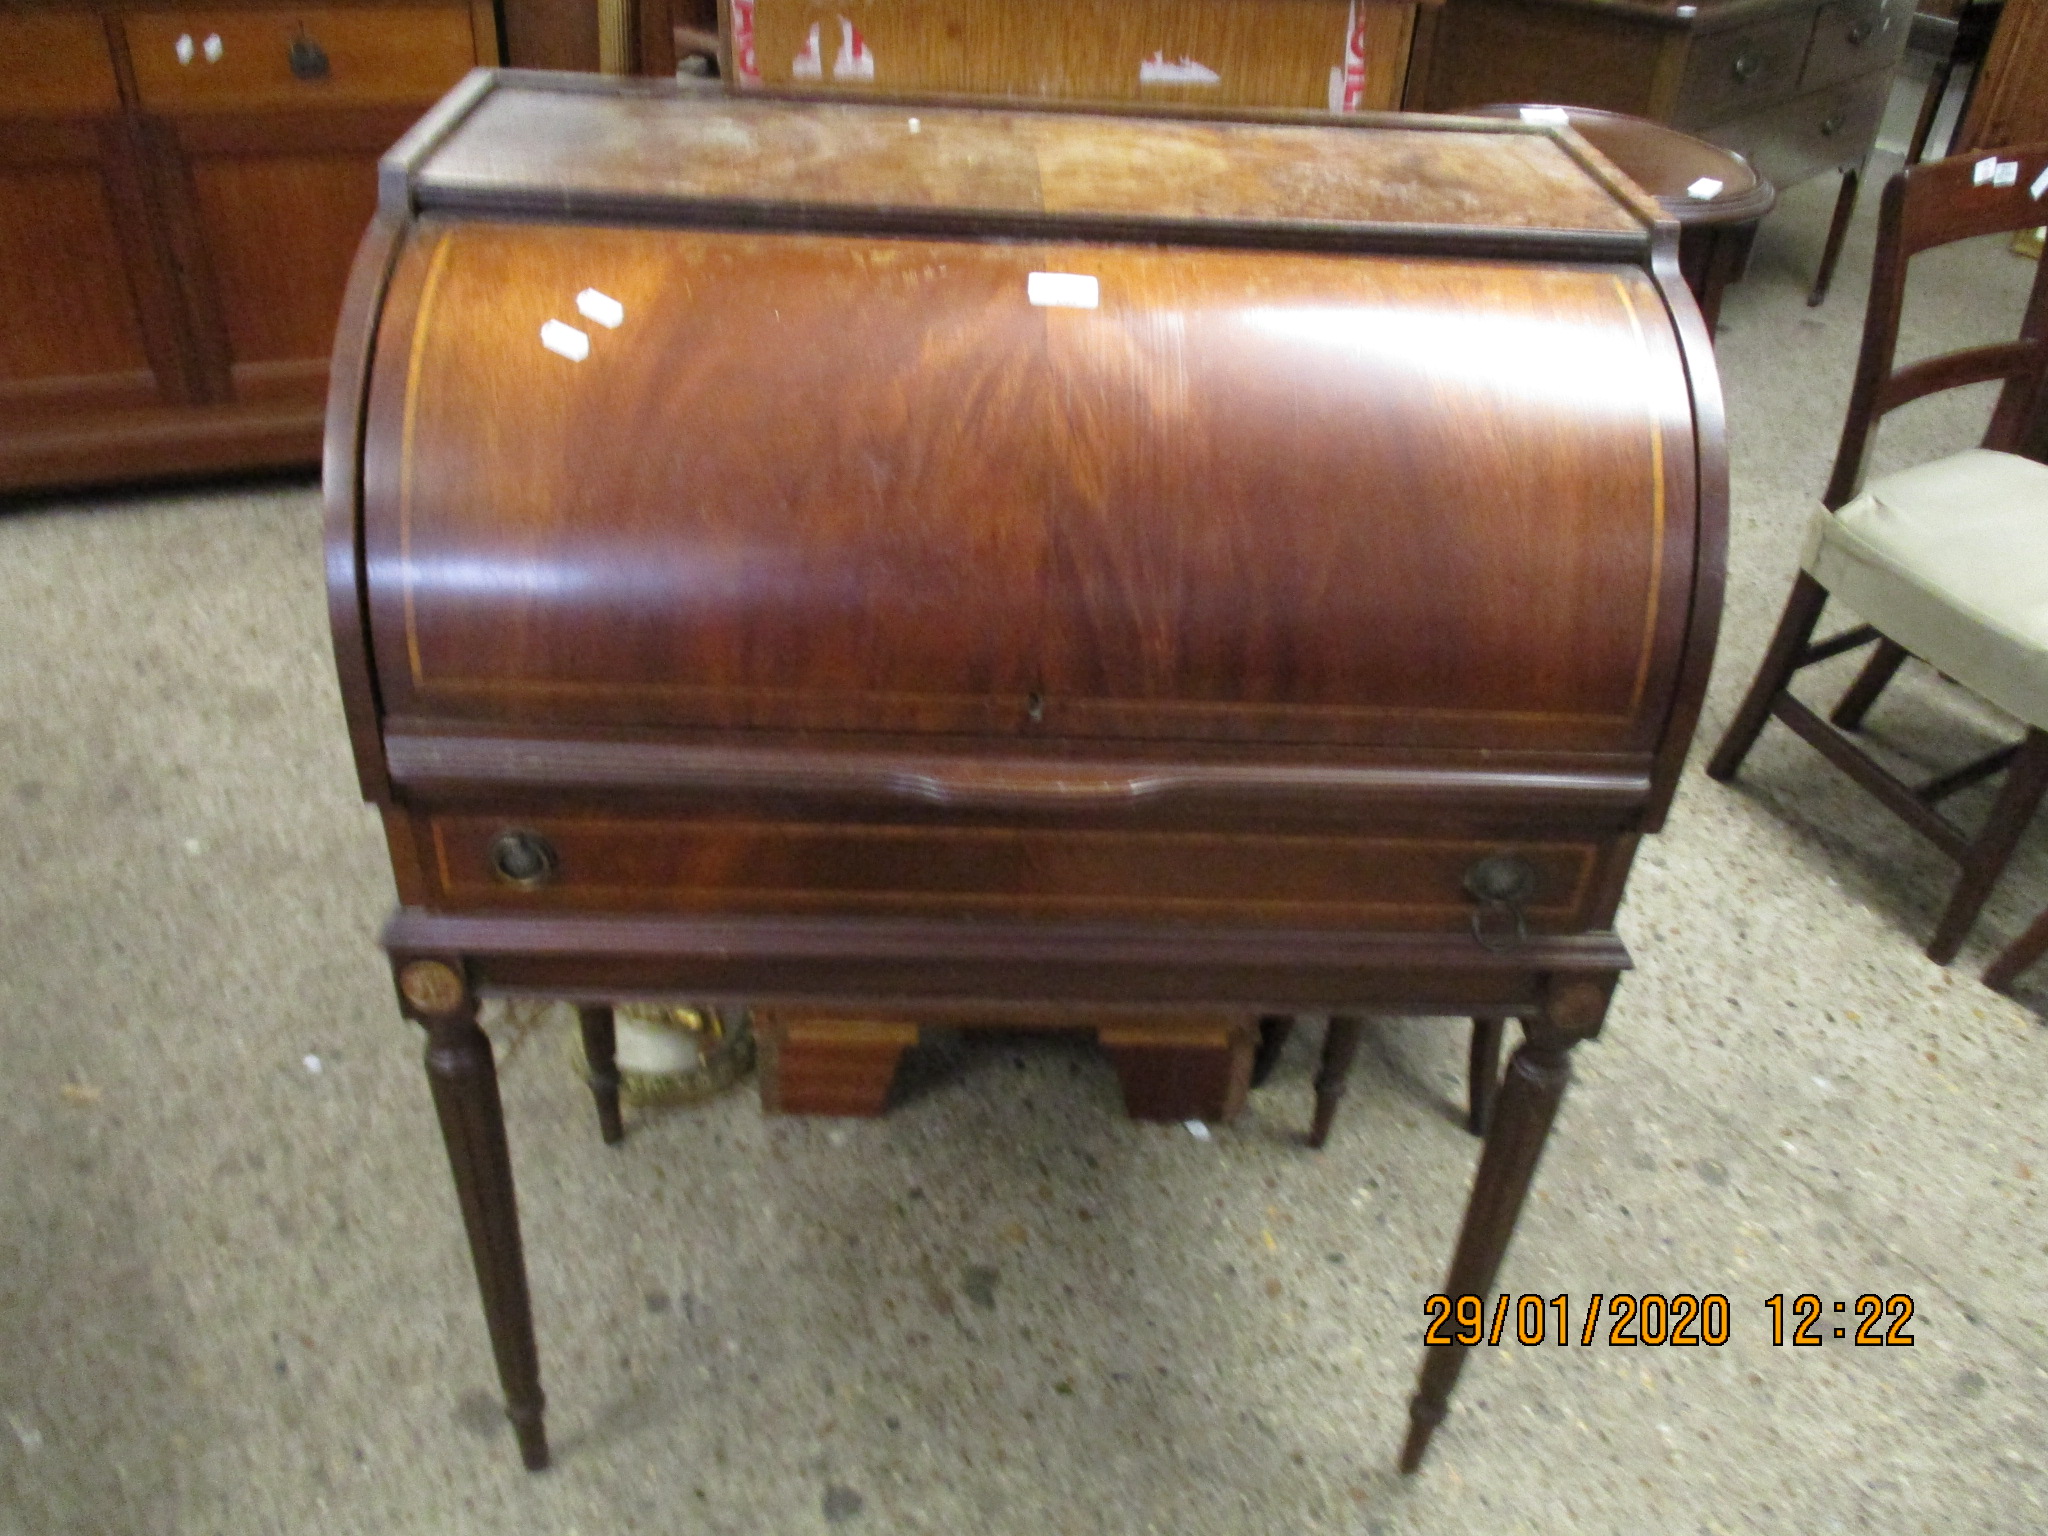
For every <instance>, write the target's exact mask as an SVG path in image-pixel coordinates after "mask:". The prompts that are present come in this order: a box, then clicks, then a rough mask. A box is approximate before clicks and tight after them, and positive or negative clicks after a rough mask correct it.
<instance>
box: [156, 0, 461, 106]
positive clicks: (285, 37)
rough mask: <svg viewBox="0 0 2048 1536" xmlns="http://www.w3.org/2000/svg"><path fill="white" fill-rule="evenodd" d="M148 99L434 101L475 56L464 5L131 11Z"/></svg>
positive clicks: (171, 102) (197, 102) (177, 102)
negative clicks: (135, 13) (137, 12)
mask: <svg viewBox="0 0 2048 1536" xmlns="http://www.w3.org/2000/svg"><path fill="white" fill-rule="evenodd" d="M123 24H124V25H125V26H126V28H127V31H128V51H129V55H130V57H131V58H132V59H133V60H134V64H135V87H136V90H137V92H138V93H139V94H140V96H141V99H142V104H143V105H144V106H145V107H150V108H154V109H157V110H160V111H222V110H249V109H272V108H279V107H312V106H330V105H332V106H361V105H374V104H377V103H386V102H397V101H417V102H421V103H423V104H424V103H427V102H431V101H432V100H433V99H434V98H435V97H437V96H439V95H440V94H441V93H442V92H444V91H446V90H447V89H448V87H449V86H451V85H453V84H454V83H455V82H456V81H457V80H459V79H460V78H461V77H462V75H463V74H464V72H466V71H467V70H468V69H469V68H470V66H471V65H473V64H474V63H476V43H475V39H474V36H473V34H472V32H471V30H470V15H469V10H468V8H467V7H466V6H445V7H425V6H417V7H416V6H379V7H362V8H357V7H350V8H347V9H342V8H335V9H331V10H330V9H326V8H324V7H305V8H289V9H287V8H279V9H277V10H262V11H246V10H244V11H225V10H223V11H205V10H179V11H153V12H145V13H141V14H138V15H133V16H130V17H128V18H127V19H126V21H125V22H124V23H123Z"/></svg>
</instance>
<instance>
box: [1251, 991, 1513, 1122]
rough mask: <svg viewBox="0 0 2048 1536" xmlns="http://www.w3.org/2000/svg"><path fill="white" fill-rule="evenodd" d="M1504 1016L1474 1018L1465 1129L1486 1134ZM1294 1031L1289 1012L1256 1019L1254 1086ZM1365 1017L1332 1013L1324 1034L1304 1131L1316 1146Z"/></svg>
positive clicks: (1340, 1092)
mask: <svg viewBox="0 0 2048 1536" xmlns="http://www.w3.org/2000/svg"><path fill="white" fill-rule="evenodd" d="M1506 1024H1507V1020H1506V1019H1474V1020H1473V1021H1472V1046H1471V1051H1470V1053H1469V1058H1468V1062H1467V1070H1466V1081H1465V1129H1466V1130H1468V1131H1470V1132H1471V1133H1472V1134H1473V1135H1474V1136H1484V1135H1485V1134H1486V1128H1487V1126H1488V1125H1489V1124H1490V1123H1491V1122H1492V1119H1493V1100H1494V1096H1495V1094H1496V1093H1497V1091H1498V1090H1499V1088H1500V1044H1501V1035H1502V1033H1503V1031H1504V1029H1505V1026H1506ZM1293 1032H1294V1019H1293V1017H1292V1016H1291V1015H1289V1014H1284V1013H1283V1014H1268V1015H1267V1016H1266V1017H1264V1018H1262V1019H1260V1020H1259V1047H1258V1051H1257V1053H1256V1054H1255V1055H1254V1056H1253V1057H1252V1086H1253V1087H1254V1088H1256V1087H1258V1086H1259V1085H1260V1084H1261V1083H1263V1082H1265V1080H1266V1079H1267V1078H1268V1077H1269V1076H1271V1075H1272V1071H1273V1067H1274V1064H1275V1063H1276V1062H1278V1061H1279V1060H1280V1052H1281V1050H1282V1049H1283V1048H1284V1047H1285V1046H1286V1044H1287V1037H1288V1036H1289V1035H1291V1034H1292V1033H1293ZM1364 1032H1365V1020H1363V1019H1361V1018H1358V1017H1356V1016H1354V1015H1351V1014H1342V1013H1338V1014H1332V1015H1331V1016H1330V1027H1329V1032H1328V1033H1327V1034H1325V1035H1324V1036H1323V1054H1322V1059H1321V1061H1320V1062H1319V1063H1318V1065H1317V1067H1316V1113H1315V1119H1314V1121H1313V1122H1312V1124H1311V1126H1310V1129H1309V1133H1308V1144H1309V1145H1310V1146H1311V1147H1315V1148H1318V1149H1320V1148H1321V1147H1322V1145H1323V1143H1324V1142H1326V1141H1328V1140H1329V1139H1330V1127H1331V1125H1333V1124H1334V1123H1335V1122H1336V1119H1337V1104H1338V1101H1339V1100H1341V1099H1342V1098H1343V1097H1344V1084H1345V1080H1346V1078H1347V1077H1348V1076H1349V1075H1350V1072H1351V1058H1352V1057H1354V1056H1356V1055H1357V1054H1358V1041H1359V1037H1360V1036H1361V1035H1363V1034H1364Z"/></svg>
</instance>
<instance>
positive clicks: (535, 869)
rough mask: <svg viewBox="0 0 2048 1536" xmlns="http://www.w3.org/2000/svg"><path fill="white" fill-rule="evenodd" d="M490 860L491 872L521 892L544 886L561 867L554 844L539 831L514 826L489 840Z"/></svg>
mask: <svg viewBox="0 0 2048 1536" xmlns="http://www.w3.org/2000/svg"><path fill="white" fill-rule="evenodd" d="M490 861H491V873H492V874H494V875H496V876H497V877H498V878H499V879H500V880H502V881H504V882H505V883H506V884H507V885H516V886H518V887H519V888H520V889H521V890H522V891H530V890H534V889H535V888H537V887H539V886H543V885H546V884H547V883H548V882H549V881H551V880H553V879H554V878H555V872H556V870H558V869H559V868H560V867H561V860H560V859H558V858H557V857H556V856H555V847H554V844H552V843H550V842H549V841H548V840H547V839H546V838H544V837H542V836H541V835H540V834H539V833H538V832H526V831H522V830H519V829H517V828H515V829H513V830H512V831H509V832H500V833H499V834H498V835H497V836H496V837H495V838H493V839H492V840H491V852H490Z"/></svg>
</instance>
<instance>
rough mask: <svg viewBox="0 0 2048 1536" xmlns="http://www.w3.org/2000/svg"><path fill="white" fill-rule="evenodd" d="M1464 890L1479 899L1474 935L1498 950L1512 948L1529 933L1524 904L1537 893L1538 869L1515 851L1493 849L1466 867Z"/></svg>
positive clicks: (1483, 945) (1473, 921) (1473, 920)
mask: <svg viewBox="0 0 2048 1536" xmlns="http://www.w3.org/2000/svg"><path fill="white" fill-rule="evenodd" d="M1465 894H1466V895H1468V896H1470V897H1471V898H1472V899H1473V900H1474V901H1475V902H1477V903H1478V905H1477V906H1475V907H1474V908H1473V909H1472V937H1473V938H1475V939H1477V940H1478V941H1479V943H1480V944H1481V946H1482V947H1484V948H1486V949H1490V950H1492V951H1494V952H1495V953H1496V954H1499V953H1502V952H1504V951H1506V950H1510V949H1513V948H1514V947H1515V946H1516V945H1518V944H1521V943H1523V942H1524V941H1525V940H1527V939H1528V937H1529V919H1528V914H1527V913H1526V912H1524V911H1523V910H1522V909H1523V906H1524V904H1525V903H1526V902H1527V901H1528V900H1529V898H1530V897H1531V896H1533V895H1535V894H1536V870H1535V867H1534V866H1533V865H1531V864H1530V862H1529V861H1528V860H1527V859H1525V858H1523V857H1521V855H1519V854H1513V853H1493V854H1488V855H1487V856H1486V857H1485V858H1483V859H1480V860H1479V861H1478V862H1477V863H1475V864H1474V865H1473V866H1472V867H1471V868H1470V869H1468V870H1466V871H1465Z"/></svg>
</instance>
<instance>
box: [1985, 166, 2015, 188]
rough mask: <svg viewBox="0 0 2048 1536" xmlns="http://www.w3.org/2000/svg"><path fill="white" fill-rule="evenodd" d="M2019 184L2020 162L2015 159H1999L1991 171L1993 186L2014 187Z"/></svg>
mask: <svg viewBox="0 0 2048 1536" xmlns="http://www.w3.org/2000/svg"><path fill="white" fill-rule="evenodd" d="M2019 184H2020V163H2019V161H2017V160H2001V161H1999V162H1998V169H1997V170H1995V171H1993V172H1992V173H1991V185H1993V186H1994V187H2016V186H2018V185H2019Z"/></svg>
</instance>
